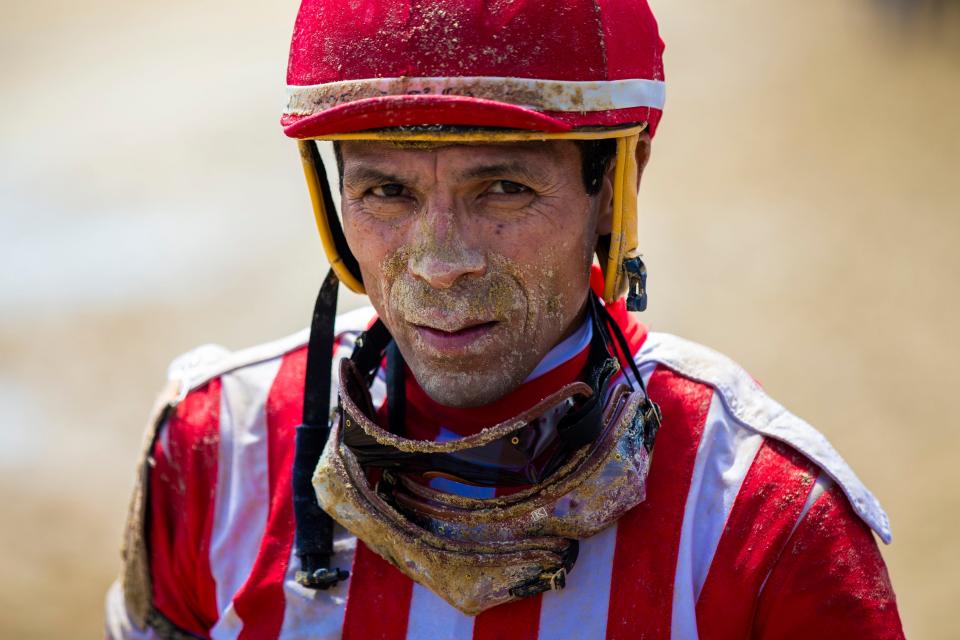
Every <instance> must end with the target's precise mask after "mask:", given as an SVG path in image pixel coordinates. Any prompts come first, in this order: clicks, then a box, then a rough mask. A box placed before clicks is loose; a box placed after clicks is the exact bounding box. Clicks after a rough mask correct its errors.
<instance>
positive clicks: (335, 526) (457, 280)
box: [107, 0, 902, 638]
mask: <svg viewBox="0 0 960 640" xmlns="http://www.w3.org/2000/svg"><path fill="white" fill-rule="evenodd" d="M661 52H662V43H661V42H660V39H659V36H658V35H657V28H656V23H655V21H654V19H653V16H652V14H651V13H650V10H649V8H648V7H647V5H646V3H645V2H644V1H642V0H613V1H611V0H608V1H605V2H586V1H583V2H577V1H571V2H565V3H563V4H562V6H557V7H549V8H547V7H545V6H544V5H543V4H542V3H536V2H532V1H529V0H518V1H515V2H504V3H462V2H452V1H451V2H441V1H436V0H434V1H432V2H417V1H414V2H401V1H399V0H379V1H378V0H365V1H364V0H361V1H360V2H352V3H345V2H339V1H334V0H305V1H304V2H303V4H302V6H301V9H300V13H299V16H298V18H297V24H296V27H295V31H294V37H293V43H292V46H291V55H290V64H289V71H288V84H289V91H290V102H289V104H288V107H287V110H286V112H285V114H284V116H283V124H284V126H285V132H286V133H287V134H288V135H290V136H292V137H294V138H298V139H299V145H300V152H301V156H302V158H303V161H304V168H305V173H306V177H307V182H308V185H309V188H310V193H311V196H312V199H313V203H314V209H315V213H316V217H317V223H318V227H319V229H320V234H321V237H322V239H323V243H324V247H325V249H326V252H327V255H328V258H329V259H330V263H331V265H332V268H333V270H332V272H331V275H329V276H328V278H327V280H326V282H325V283H324V285H323V287H322V288H321V292H320V295H319V297H318V300H317V307H316V310H315V313H314V319H313V323H312V326H311V330H310V332H309V334H306V333H304V334H298V335H296V336H292V337H291V338H288V339H285V340H281V341H279V342H276V343H272V344H268V345H264V346H261V347H256V348H254V349H251V350H247V351H242V352H239V353H233V354H230V353H225V352H224V351H223V350H219V349H216V348H205V349H200V350H198V351H196V352H194V353H192V354H189V355H188V356H186V357H185V358H182V359H180V360H179V361H177V363H175V365H174V367H173V368H172V371H171V380H172V387H171V392H170V395H169V396H168V397H165V398H164V399H163V402H161V404H160V407H161V411H160V414H159V416H158V419H157V420H156V421H155V428H154V429H151V430H150V432H149V433H148V440H147V456H146V459H145V463H144V465H143V471H142V477H141V483H140V486H139V487H138V489H137V491H136V492H135V495H134V501H133V506H132V509H131V520H130V527H129V532H128V537H127V544H126V549H125V561H126V564H125V570H124V575H123V577H122V580H121V581H119V582H118V584H117V585H116V586H115V587H114V588H113V589H112V590H111V592H110V594H109V596H108V605H107V607H108V611H107V618H108V635H111V636H113V637H174V638H179V637H195V636H196V637H214V638H221V637H231V638H233V637H245V638H272V637H341V636H342V637H349V638H400V637H412V638H468V637H473V638H487V637H490V638H603V637H610V638H626V637H630V638H633V637H645V638H662V637H669V636H673V637H681V638H693V637H718V638H726V637H746V636H753V637H763V638H784V637H787V638H789V637H798V638H799V637H804V638H806V637H813V636H826V637H844V638H859V637H863V638H866V637H870V638H876V637H879V638H898V637H902V630H901V627H900V621H899V617H898V614H897V610H896V601H895V597H894V594H893V591H892V588H891V586H890V583H889V579H888V577H887V573H886V568H885V566H884V564H883V560H882V559H881V557H880V554H879V551H878V549H877V545H876V543H875V541H874V539H873V536H872V533H871V529H872V530H873V531H875V532H876V533H877V534H878V535H879V536H880V537H881V538H883V539H884V540H886V541H889V539H890V529H889V525H888V523H887V519H886V516H885V514H884V513H883V511H882V510H881V508H880V506H879V504H878V503H877V502H876V500H875V499H874V498H873V496H872V495H871V494H870V493H869V492H868V491H867V490H866V489H865V488H864V487H863V486H862V485H861V483H860V482H859V481H858V480H857V478H856V476H855V475H854V474H853V472H852V471H850V469H849V468H848V467H847V466H846V464H845V463H844V462H843V461H842V460H841V459H840V457H839V456H838V455H837V453H836V452H835V451H834V450H833V449H832V448H831V447H830V445H829V444H828V443H827V442H826V441H825V440H824V439H823V437H822V436H820V435H819V434H818V433H817V432H816V431H814V430H813V429H812V428H811V427H810V426H808V425H807V424H805V423H804V422H802V421H801V420H799V419H798V418H796V417H794V416H792V415H790V414H789V413H788V412H786V411H785V410H784V409H783V408H782V407H780V406H779V405H777V404H776V403H775V402H774V401H773V400H771V399H770V398H769V397H767V396H766V395H765V394H764V392H763V391H762V390H761V389H760V388H759V387H758V385H757V384H756V383H755V382H754V381H753V380H752V379H751V378H750V377H749V376H748V375H747V374H745V373H744V372H743V371H742V370H741V369H740V368H739V367H738V366H737V365H735V364H733V363H732V362H730V361H729V360H727V359H726V358H724V357H722V356H720V355H718V354H716V353H714V352H712V351H709V350H708V349H705V348H703V347H700V346H697V345H693V344H690V343H688V342H685V341H683V340H680V339H678V338H675V337H672V336H669V335H666V334H656V333H648V332H647V331H646V329H645V328H644V327H643V326H642V325H641V324H640V323H639V322H638V320H637V319H636V317H635V316H634V315H632V314H631V313H630V312H629V311H628V308H629V309H630V310H642V308H643V307H644V306H645V303H646V294H645V277H646V275H645V274H646V272H645V269H644V266H643V264H642V262H641V261H640V259H639V257H638V254H637V253H636V249H637V238H636V190H637V187H638V185H639V180H640V176H641V174H642V172H643V169H644V167H645V165H646V163H647V160H648V158H649V156H650V149H651V139H652V137H653V135H654V134H655V132H656V127H657V124H658V122H659V119H660V115H661V111H662V107H663V74H662V63H661ZM315 139H329V140H334V141H335V143H334V144H335V150H336V154H337V163H338V169H339V173H340V176H341V189H340V205H341V207H340V208H341V212H342V227H341V222H340V219H339V217H338V216H337V214H336V210H335V208H334V203H333V198H332V194H331V192H330V188H329V186H328V185H327V183H326V174H325V171H324V168H323V166H322V163H321V161H320V156H319V153H318V151H317V148H316V146H315V144H314V142H313V140H315ZM594 254H596V257H597V258H598V262H599V265H593V264H592V263H593V260H594ZM338 282H343V283H344V284H345V285H346V286H348V287H350V288H351V289H353V290H355V291H361V292H366V293H367V294H368V295H369V297H370V300H371V303H372V308H366V309H360V310H357V311H354V312H351V313H348V314H345V315H342V316H340V317H339V318H336V322H335V323H334V314H335V307H336V290H337V285H338ZM624 293H626V298H624V297H623V295H624ZM334 325H335V326H334ZM308 336H309V341H308ZM331 354H332V355H333V358H332V362H331ZM331 372H332V374H333V375H332V376H331ZM331 408H335V409H336V411H335V412H333V413H331V411H330V409H331Z"/></svg>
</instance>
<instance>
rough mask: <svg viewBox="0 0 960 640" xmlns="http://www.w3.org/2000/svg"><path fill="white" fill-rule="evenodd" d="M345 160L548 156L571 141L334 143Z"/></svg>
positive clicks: (363, 141)
mask: <svg viewBox="0 0 960 640" xmlns="http://www.w3.org/2000/svg"><path fill="white" fill-rule="evenodd" d="M337 144H338V145H339V150H340V153H341V154H342V155H343V158H344V159H345V160H350V159H357V160H369V159H376V158H384V157H390V156H393V157H398V156H408V157H413V156H416V155H432V154H437V153H444V154H445V155H451V154H450V153H449V152H454V153H456V152H461V151H462V152H464V155H467V156H480V155H482V156H485V157H495V156H502V157H504V158H510V157H518V156H537V155H543V156H549V155H553V154H556V153H558V152H559V153H562V152H563V151H564V150H565V149H566V148H570V149H573V148H574V145H573V143H572V142H570V141H566V140H519V141H507V142H499V141H498V142H493V141H491V142H444V141H434V140H430V141H425V140H345V141H342V142H339V143H337Z"/></svg>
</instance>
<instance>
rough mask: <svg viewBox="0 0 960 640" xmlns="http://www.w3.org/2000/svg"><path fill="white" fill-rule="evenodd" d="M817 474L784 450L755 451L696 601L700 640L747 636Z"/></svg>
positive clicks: (778, 446) (772, 444) (771, 444)
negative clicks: (762, 591) (763, 587)
mask: <svg viewBox="0 0 960 640" xmlns="http://www.w3.org/2000/svg"><path fill="white" fill-rule="evenodd" d="M817 473H818V469H817V467H816V466H815V465H814V464H813V463H811V462H810V461H809V460H807V459H806V458H805V457H803V456H802V455H801V454H799V453H797V452H796V451H794V450H793V449H792V448H790V447H789V446H787V445H785V444H782V443H780V442H777V441H775V440H766V441H764V443H763V445H761V447H760V450H759V451H758V452H757V455H756V458H755V459H754V461H753V464H752V465H751V466H750V470H749V471H748V472H747V476H746V477H745V478H744V480H743V484H742V485H741V487H740V492H739V493H738V494H737V499H736V501H735V502H734V504H733V508H732V510H731V511H730V515H729V517H728V518H727V524H726V526H725V527H724V531H723V536H722V537H721V538H720V543H719V545H718V546H717V550H716V553H715V554H714V556H713V561H712V562H711V564H710V571H709V573H708V574H707V579H706V581H705V582H704V584H703V589H702V590H701V592H700V598H699V599H698V600H697V623H698V628H699V630H700V638H701V639H703V640H711V639H714V638H716V639H720V638H745V637H747V636H748V635H749V632H750V629H751V626H752V623H753V615H754V611H755V609H756V605H757V595H758V594H759V593H760V586H761V585H762V584H763V581H764V580H765V579H766V577H767V575H768V574H769V573H770V569H771V568H772V567H773V564H774V562H775V561H776V560H777V558H778V557H779V556H780V553H781V552H782V551H783V548H784V546H785V545H786V543H787V539H788V538H789V536H790V534H791V532H792V531H793V528H794V526H795V525H796V522H797V518H798V517H799V516H800V513H801V511H802V510H803V505H804V504H805V503H806V500H807V496H808V495H809V494H810V491H811V490H812V489H813V485H814V482H815V480H816V477H817Z"/></svg>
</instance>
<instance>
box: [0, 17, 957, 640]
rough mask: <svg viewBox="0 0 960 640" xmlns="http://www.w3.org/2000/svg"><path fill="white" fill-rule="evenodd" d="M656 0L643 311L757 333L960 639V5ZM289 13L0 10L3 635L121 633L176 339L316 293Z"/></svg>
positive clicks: (252, 331)
mask: <svg viewBox="0 0 960 640" xmlns="http://www.w3.org/2000/svg"><path fill="white" fill-rule="evenodd" d="M653 4H654V8H655V10H656V11H657V13H658V15H659V17H660V21H661V26H662V30H663V33H664V38H665V40H666V42H667V46H668V49H667V60H666V63H667V77H668V87H669V88H668V95H669V97H668V106H667V112H666V116H665V119H664V121H663V124H662V127H661V129H660V132H659V134H658V136H657V139H656V142H655V145H654V157H653V162H652V164H651V166H650V168H649V170H648V173H647V174H646V176H645V178H644V184H643V188H642V191H641V206H642V209H643V214H642V223H641V231H642V237H643V249H644V252H645V254H646V257H647V263H648V266H649V267H650V271H651V309H650V311H649V313H648V314H647V316H646V321H647V322H649V323H651V324H652V325H653V326H654V328H656V329H659V330H663V331H670V332H674V333H678V334H680V335H683V336H686V337H688V338H692V339H695V340H698V341H701V342H704V343H706V344H709V345H711V346H713V347H715V348H717V349H719V350H721V351H724V352H726V353H727V354H729V355H731V356H732V357H734V358H735V359H737V360H739V361H740V362H741V363H743V364H744V365H745V366H747V368H748V369H749V370H750V371H751V372H752V373H753V374H754V375H755V376H756V377H757V378H758V379H760V380H761V381H762V382H763V384H764V385H765V386H766V387H767V388H768V389H769V390H770V391H771V393H772V394H773V395H774V396H775V397H777V398H779V399H780V400H781V401H782V402H783V403H784V404H785V405H786V406H787V407H789V408H791V409H792V410H794V411H795V412H796V413H799V414H800V415H801V416H803V417H805V418H807V419H808V420H809V421H811V422H812V423H813V424H815V425H817V426H818V427H819V428H820V429H821V430H822V431H824V432H825V433H826V434H827V435H828V436H829V437H830V439H831V440H832V441H833V443H834V444H835V445H836V446H837V448H838V449H839V450H840V451H841V452H842V453H843V454H844V456H845V457H846V458H847V460H848V461H849V462H850V463H851V464H852V466H853V467H854V468H855V469H856V471H857V472H858V474H859V475H860V476H861V478H863V479H864V481H865V482H866V483H867V485H868V486H869V487H871V488H872V489H873V491H874V492H875V493H876V494H877V495H878V496H879V497H880V499H881V501H882V502H883V504H884V505H885V506H886V508H887V509H888V511H889V512H890V516H891V518H892V521H893V526H894V536H895V541H894V544H893V546H891V547H889V548H886V549H885V554H886V558H887V560H888V563H889V565H890V569H891V572H892V576H893V581H894V586H895V588H896V591H897V594H898V596H899V599H900V605H901V611H902V614H903V616H904V619H905V623H906V627H907V631H908V634H909V635H911V636H912V637H918V638H919V637H923V638H949V637H952V636H953V633H951V632H952V631H953V630H954V629H955V611H954V609H955V603H956V602H957V601H958V599H960V586H958V585H957V581H956V576H957V575H960V554H957V553H956V549H955V547H954V542H955V540H956V533H955V531H956V527H957V526H958V524H960V522H958V517H957V515H956V514H957V513H958V512H960V493H958V489H957V487H958V486H960V470H958V468H960V465H957V464H956V462H955V460H956V459H957V456H958V455H960V441H958V439H957V437H956V435H955V427H954V423H955V422H956V420H955V414H956V411H955V410H954V404H955V400H954V399H955V397H956V385H957V383H958V382H960V376H958V375H957V374H958V370H957V369H958V365H957V362H960V349H958V347H957V340H956V330H955V327H956V326H958V321H960V303H958V301H957V284H956V283H957V282H958V281H960V258H958V252H957V250H956V245H957V240H958V238H960V233H958V232H960V215H958V214H960V197H958V193H960V192H958V179H957V176H960V160H958V158H960V125H958V119H957V105H958V104H960V30H958V29H957V28H956V27H957V22H958V21H957V20H956V19H955V18H956V15H955V14H956V10H954V9H952V8H951V6H955V5H950V4H949V3H940V4H944V7H945V8H944V9H943V13H942V14H941V15H936V14H934V11H935V9H934V7H935V5H937V4H938V3H936V2H930V3H928V5H926V6H925V9H924V10H923V11H920V12H917V13H916V14H911V13H909V12H905V11H904V10H903V9H902V5H908V4H909V3H905V2H895V1H894V0H886V1H885V2H868V1H867V0H853V1H851V2H842V3H841V2H829V1H827V0H818V1H814V2H792V3H773V2H761V1H760V0H750V1H747V0H744V1H740V2H733V3H718V2H708V1H707V0H686V1H685V2H667V1H666V0H655V1H654V2H653ZM295 9H296V3H295V2H293V1H292V0H285V1H284V2H279V3H276V2H274V3H250V4H249V6H246V7H244V6H241V5H238V4H237V3H236V2H234V3H227V2H222V1H213V0H194V1H192V2H185V1H182V0H181V1H175V2H167V3H129V2H119V1H118V0H99V1H97V2H86V3H74V2H66V1H65V0H59V1H56V0H51V1H47V2H34V3H19V4H18V5H16V6H13V7H4V20H3V21H2V23H0V35H2V37H0V69H2V72H0V73H2V74H3V83H2V85H0V86H2V89H0V91H2V92H3V93H2V97H3V100H2V101H0V141H2V142H0V145H2V146H0V150H2V151H0V212H2V216H0V249H2V250H0V424H2V427H0V504H3V510H2V516H0V567H2V570H0V636H2V637H4V638H6V637H10V638H34V637H35V638H41V637H42V638H73V637H98V636H99V635H100V633H101V630H100V629H101V626H100V625H101V609H102V605H101V602H102V594H103V592H104V590H105V589H106V587H107V585H108V583H109V582H110V580H111V579H112V578H113V576H114V574H115V572H116V571H117V569H118V566H119V556H118V542H119V534H120V530H121V528H122V524H123V517H124V511H125V503H126V500H127V495H128V493H129V490H130V483H131V480H132V470H133V464H134V460H135V457H136V453H137V450H138V447H139V441H140V437H141V429H142V423H143V420H144V419H145V417H146V413H147V410H148V407H149V406H150V404H151V401H152V396H153V394H154V392H155V391H156V390H157V389H159V387H160V385H161V383H162V380H163V375H164V373H163V372H164V369H165V367H166V364H167V362H168V361H169V360H170V359H171V358H172V357H174V356H175V355H177V354H178V353H180V352H182V351H185V350H187V349H189V348H191V347H193V346H195V345H197V344H200V343H203V342H214V341H215V342H220V343H222V344H224V345H226V346H228V347H231V348H238V347H242V346H246V345H250V344H253V343H256V342H260V341H264V340H268V339H271V338H274V337H278V336H280V335H283V334H286V333H290V332H293V331H295V330H297V329H299V328H300V327H301V326H303V325H304V324H305V323H306V321H307V319H308V317H309V313H310V306H311V303H312V298H313V295H314V290H315V287H316V286H317V285H318V284H319V282H320V279H321V277H322V274H323V272H324V266H323V264H322V259H321V257H320V254H319V242H318V241H317V240H316V239H315V237H314V230H313V228H312V221H311V219H310V215H309V212H308V203H307V199H306V195H305V189H304V187H303V185H302V184H301V174H300V169H299V161H298V158H297V154H296V151H295V147H294V145H293V143H292V142H290V141H288V140H286V139H284V138H283V137H282V135H281V133H280V128H279V125H278V123H277V119H278V116H279V112H280V109H281V106H282V101H283V91H282V88H283V83H284V65H285V62H286V45H287V40H288V37H289V32H290V29H291V26H292V23H293V16H294V12H295ZM951 16H953V17H951ZM346 303H347V304H356V299H352V300H348V301H347V302H346Z"/></svg>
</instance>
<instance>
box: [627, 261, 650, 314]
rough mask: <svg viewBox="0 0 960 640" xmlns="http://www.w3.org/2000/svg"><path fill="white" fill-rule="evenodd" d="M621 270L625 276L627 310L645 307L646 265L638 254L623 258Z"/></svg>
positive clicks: (641, 309) (639, 309)
mask: <svg viewBox="0 0 960 640" xmlns="http://www.w3.org/2000/svg"><path fill="white" fill-rule="evenodd" d="M623 272H624V275H625V276H626V278H627V311H645V310H646V309H647V267H646V265H644V264H643V260H642V259H641V258H640V256H634V257H632V258H625V259H624V261H623Z"/></svg>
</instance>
